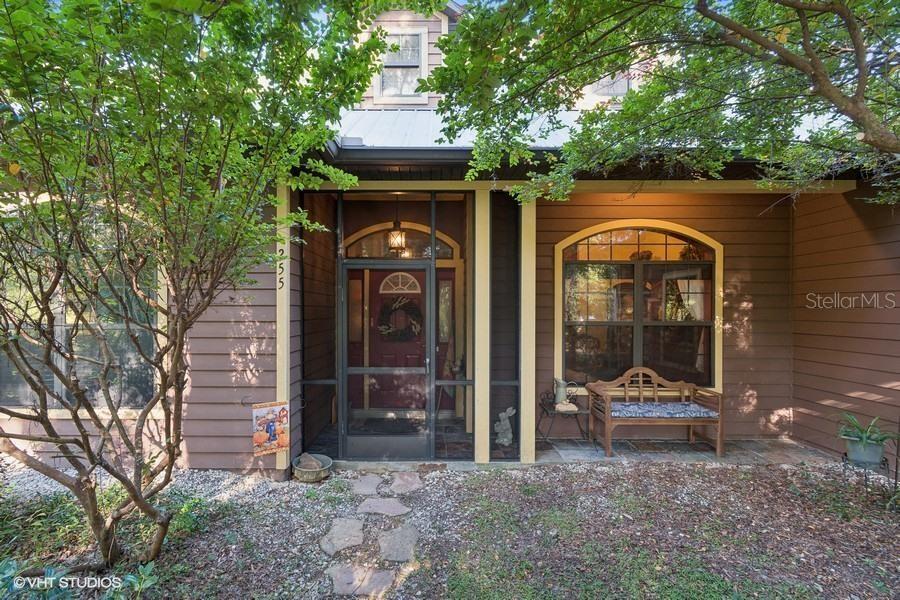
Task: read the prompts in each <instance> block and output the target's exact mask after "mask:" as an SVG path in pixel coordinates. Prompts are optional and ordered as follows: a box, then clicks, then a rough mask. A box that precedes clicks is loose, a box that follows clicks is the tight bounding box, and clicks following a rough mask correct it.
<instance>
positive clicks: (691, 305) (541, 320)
mask: <svg viewBox="0 0 900 600" xmlns="http://www.w3.org/2000/svg"><path fill="white" fill-rule="evenodd" d="M460 11H461V9H460V7H459V6H457V5H456V4H454V3H449V4H448V5H447V8H446V9H444V10H443V11H441V12H439V13H436V14H434V15H430V16H423V15H415V14H412V13H409V12H404V11H391V12H387V13H385V14H384V15H382V17H380V18H379V20H378V25H380V26H382V27H384V28H385V29H386V30H387V31H388V33H389V35H390V36H391V37H390V41H391V42H393V43H394V44H396V45H397V47H398V48H399V49H398V51H396V52H390V53H388V54H387V55H386V56H385V59H384V69H383V71H382V73H381V74H380V75H379V76H376V78H375V80H374V81H373V83H372V86H371V89H370V91H369V93H367V94H366V96H365V98H364V100H363V102H362V103H361V104H360V106H359V107H358V108H356V109H355V110H352V111H349V112H347V114H346V115H345V117H344V119H343V121H342V123H341V131H340V136H339V138H338V139H336V140H334V142H333V143H332V144H331V145H330V146H329V148H328V149H327V151H326V152H325V153H324V154H323V158H325V159H326V160H327V161H329V162H330V163H331V164H333V165H336V166H338V167H340V168H342V169H344V170H346V171H349V172H352V173H354V174H356V175H357V176H358V177H359V185H358V187H356V188H354V189H353V190H352V191H347V192H340V191H338V190H335V189H324V190H321V191H316V192H290V191H289V190H288V189H287V188H280V189H279V193H280V194H282V196H283V198H284V199H285V200H286V203H285V205H284V206H283V207H282V208H281V210H283V211H287V210H291V209H295V208H298V207H300V208H303V209H305V210H307V211H309V213H310V216H311V218H312V219H313V220H315V221H318V222H319V223H322V224H324V225H326V226H327V228H328V231H324V232H303V233H302V238H303V243H302V244H301V243H285V244H283V245H282V247H281V248H279V252H282V253H283V254H284V255H285V256H287V257H288V258H287V260H285V261H284V262H283V263H281V264H280V265H279V266H278V268H277V269H276V270H265V269H264V270H260V271H259V272H257V273H255V274H254V278H255V280H256V283H255V285H253V286H251V287H248V288H247V289H241V290H237V291H235V292H228V293H225V294H223V296H222V298H221V299H220V301H219V303H218V304H217V305H215V306H214V307H212V308H211V309H210V310H209V312H208V314H207V316H206V318H205V320H204V322H203V323H202V324H201V325H199V326H198V327H197V328H196V329H195V330H194V332H193V335H192V337H191V346H190V351H191V358H190V362H191V373H190V380H191V387H190V394H189V396H188V399H187V401H186V409H185V422H184V434H185V441H184V456H183V460H184V463H185V465H187V466H189V467H194V468H222V469H236V470H249V469H262V470H266V471H269V472H271V473H272V474H273V475H275V476H283V475H286V474H287V472H288V468H289V464H290V459H292V458H293V457H295V456H297V455H299V454H300V453H301V452H302V451H303V450H305V449H321V450H324V451H327V452H328V453H330V454H332V455H334V456H336V457H340V458H345V459H391V460H417V461H431V460H437V461H442V460H454V459H459V460H470V461H471V460H474V461H475V462H477V463H487V462H490V461H497V460H511V461H521V462H525V463H528V462H533V461H535V458H536V439H535V438H536V436H535V425H536V416H537V415H536V413H537V411H538V408H537V399H538V397H539V396H540V394H541V393H543V392H545V391H546V390H549V389H551V388H552V384H553V379H554V378H562V379H564V380H566V381H574V382H576V383H578V384H579V385H583V384H584V383H586V382H589V381H593V380H597V379H613V378H615V377H617V376H618V375H620V374H621V373H622V372H623V371H624V370H625V369H626V368H628V367H631V366H636V365H644V366H649V367H652V368H653V369H655V370H657V371H658V372H659V373H660V374H662V375H663V376H665V377H667V378H669V379H676V380H679V379H683V380H686V381H689V382H693V383H695V384H697V385H700V386H704V387H709V388H711V389H714V390H717V391H720V392H722V393H724V394H725V398H726V410H725V416H724V419H725V424H726V431H727V436H728V437H729V438H757V437H775V436H791V437H793V438H796V439H798V440H801V441H804V442H807V443H810V444H813V445H816V446H820V447H823V448H827V449H830V450H839V445H838V443H837V440H836V428H837V425H836V423H837V420H838V418H839V416H840V413H841V412H842V411H845V410H846V411H850V412H853V413H856V414H858V415H860V416H863V417H867V418H871V417H881V418H882V419H883V420H884V421H885V423H886V424H887V426H888V427H896V426H897V421H898V415H900V358H898V357H900V298H896V297H895V295H896V294H900V216H898V215H897V214H896V213H895V212H894V211H893V210H892V209H891V208H888V207H880V206H874V205H871V204H867V203H866V202H865V201H864V200H861V199H859V197H858V196H859V195H860V193H861V189H860V185H861V184H860V182H858V181H856V180H855V179H852V178H848V179H843V180H835V181H831V182H826V183H825V184H823V186H822V187H821V188H820V189H816V190H814V191H811V192H810V193H808V194H802V195H801V196H800V197H799V199H797V200H796V201H795V202H791V201H785V194H784V193H781V192H779V191H778V190H762V189H761V188H759V187H758V186H757V185H756V182H755V181H754V172H753V168H752V165H751V164H748V163H743V162H740V161H736V162H735V163H734V164H732V165H730V166H729V167H728V169H726V172H725V178H724V179H722V180H710V181H697V180H692V179H689V178H685V179H678V178H661V177H656V176H653V175H652V174H649V175H648V173H647V172H646V171H644V172H626V171H623V172H622V173H619V174H616V175H615V176H614V177H609V178H604V179H587V180H584V181H580V182H579V183H578V185H577V188H576V190H575V192H574V193H573V194H572V196H571V198H570V199H569V201H568V202H564V203H553V202H544V201H541V202H537V203H535V204H529V205H524V206H519V205H518V204H517V203H516V202H515V201H514V200H513V199H512V198H511V197H510V196H509V195H508V194H507V193H506V192H505V191H504V189H506V188H507V187H508V185H510V184H512V183H514V182H515V181H517V180H521V179H522V178H523V177H524V175H523V173H521V172H517V171H516V170H515V169H508V170H507V171H505V172H500V173H497V174H495V177H492V178H490V179H485V180H480V181H474V182H473V181H465V180H464V174H465V172H466V170H467V161H468V159H469V157H470V151H471V142H472V140H471V138H466V137H465V136H463V137H462V138H461V139H459V140H457V141H455V142H454V143H452V144H446V143H438V142H436V140H437V139H438V137H439V132H440V126H441V123H440V119H439V117H438V115H437V114H436V112H435V108H436V105H437V98H436V97H434V96H432V95H428V94H417V93H416V91H415V90H416V80H417V79H418V78H419V77H422V76H424V75H425V74H426V73H427V72H428V71H429V70H430V69H432V68H433V67H434V66H436V65H438V64H439V63H440V61H441V55H440V51H439V50H438V49H437V47H436V45H435V42H436V40H437V39H438V38H439V36H441V35H446V34H447V33H448V32H450V31H452V30H453V28H454V26H455V23H456V20H457V19H458V17H459V15H460ZM622 85H625V84H623V83H622V82H617V81H612V82H603V83H602V84H600V85H598V86H596V88H595V89H594V90H593V93H596V94H598V95H600V96H603V95H604V94H611V95H614V94H618V93H620V90H619V87H620V86H622ZM561 141H562V140H561V139H560V138H558V137H557V138H550V139H545V140H542V142H541V146H542V147H543V148H545V149H548V150H552V149H553V148H554V147H558V146H559V144H560V143H561ZM273 402H281V403H286V404H287V406H288V407H289V419H290V427H289V431H290V437H289V441H290V445H289V448H288V450H286V451H281V452H276V453H272V454H267V455H262V456H255V455H254V452H253V447H252V442H251V433H252V431H253V429H252V425H251V415H252V405H255V404H260V403H273ZM506 423H509V427H507V426H506ZM682 429H683V428H669V429H665V428H656V429H654V430H653V431H652V432H648V431H647V430H643V429H641V428H632V429H630V430H623V431H622V432H621V435H625V436H635V437H641V436H647V435H653V436H655V437H658V436H677V437H683V435H684V432H683V431H682ZM552 433H553V435H555V436H562V437H565V436H570V435H571V436H574V435H576V434H577V429H576V428H575V427H574V424H573V423H572V422H571V421H569V422H567V423H558V424H557V426H556V428H555V429H554V431H553V432H552Z"/></svg>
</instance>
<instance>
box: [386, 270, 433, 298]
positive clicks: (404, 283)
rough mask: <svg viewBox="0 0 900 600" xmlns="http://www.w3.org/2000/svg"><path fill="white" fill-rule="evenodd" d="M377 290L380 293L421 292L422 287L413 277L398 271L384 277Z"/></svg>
mask: <svg viewBox="0 0 900 600" xmlns="http://www.w3.org/2000/svg"><path fill="white" fill-rule="evenodd" d="M378 291H379V292H380V293H382V294H421V293H422V287H421V286H420V285H419V282H418V281H417V280H416V278H415V277H413V276H412V275H410V274H409V273H404V272H403V271H398V272H396V273H391V274H390V275H388V276H387V277H385V278H384V281H382V282H381V286H380V287H379V289H378Z"/></svg>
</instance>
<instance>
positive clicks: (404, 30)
mask: <svg viewBox="0 0 900 600" xmlns="http://www.w3.org/2000/svg"><path fill="white" fill-rule="evenodd" d="M387 34H388V35H418V36H419V77H420V78H422V79H424V78H425V77H427V76H428V28H427V27H392V28H390V29H388V30H387ZM383 69H384V66H382V70H383ZM381 76H382V71H381V70H379V71H378V73H377V74H376V75H375V77H374V81H373V82H372V102H373V103H374V104H428V94H427V93H422V94H416V95H415V96H385V95H384V94H383V93H382V91H381Z"/></svg>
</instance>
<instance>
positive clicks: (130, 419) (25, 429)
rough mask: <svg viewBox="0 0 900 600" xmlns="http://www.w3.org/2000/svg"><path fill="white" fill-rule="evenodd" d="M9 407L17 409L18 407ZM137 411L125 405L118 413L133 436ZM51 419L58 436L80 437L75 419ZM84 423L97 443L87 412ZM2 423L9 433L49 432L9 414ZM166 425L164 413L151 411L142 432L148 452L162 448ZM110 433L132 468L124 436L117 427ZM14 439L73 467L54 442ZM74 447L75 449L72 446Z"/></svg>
mask: <svg viewBox="0 0 900 600" xmlns="http://www.w3.org/2000/svg"><path fill="white" fill-rule="evenodd" d="M10 408H11V409H13V410H15V408H16V407H10ZM137 413H138V411H136V410H133V409H123V411H122V412H121V413H120V415H119V416H120V419H121V420H122V425H123V426H124V427H125V430H126V431H127V432H128V434H129V436H130V437H131V438H133V437H134V427H135V424H136V422H137ZM101 421H102V423H103V424H106V423H108V421H109V419H108V418H107V417H103V416H101ZM50 422H51V423H52V425H53V427H54V429H55V430H56V433H57V434H58V435H59V436H63V437H79V436H80V435H81V434H80V432H79V431H78V428H77V427H76V425H75V423H74V421H72V420H71V419H70V418H64V419H59V418H51V419H50ZM82 423H83V424H84V425H85V428H86V429H87V431H88V435H89V436H90V440H91V444H92V445H95V446H96V444H97V442H98V439H97V437H96V436H95V432H96V428H95V427H94V426H93V425H91V424H90V419H89V418H88V417H87V416H86V415H85V416H84V417H83V418H82ZM0 427H2V428H3V431H4V432H6V433H10V434H17V435H33V436H46V435H47V432H46V431H45V430H44V427H43V426H42V425H40V424H38V423H33V422H30V421H25V420H23V419H13V418H10V417H8V416H7V415H0ZM164 427H165V425H164V421H163V419H162V418H161V417H160V418H157V417H156V416H155V414H151V416H150V417H148V419H147V421H146V422H145V425H144V435H143V436H142V437H143V439H144V448H145V455H146V456H148V457H149V456H153V455H156V454H158V453H159V452H160V451H161V448H162V445H163V444H162V439H163V438H164ZM111 435H112V438H113V443H114V445H115V447H116V448H121V450H122V453H121V455H120V458H121V459H122V460H123V461H124V463H125V464H126V468H130V467H129V466H128V465H130V464H131V461H130V459H129V454H128V452H127V448H125V447H124V445H123V444H122V441H121V437H120V436H119V434H118V430H117V429H116V428H115V427H113V428H112V429H111ZM11 441H12V442H13V443H14V444H15V445H16V446H18V447H19V448H21V449H23V450H25V451H27V452H28V453H29V454H33V455H35V456H37V457H38V458H39V459H40V460H41V461H43V462H44V463H46V464H48V465H51V466H53V467H56V468H59V469H70V468H71V465H70V464H69V462H68V461H67V460H66V459H65V458H63V457H62V456H61V454H60V451H59V447H58V446H56V445H55V444H46V443H42V442H26V441H22V440H11ZM73 450H75V449H74V448H73ZM75 453H76V454H77V455H79V456H81V455H82V453H81V452H79V451H76V452H75ZM112 455H113V453H112V452H108V451H107V452H106V457H107V458H110V457H111V456H112Z"/></svg>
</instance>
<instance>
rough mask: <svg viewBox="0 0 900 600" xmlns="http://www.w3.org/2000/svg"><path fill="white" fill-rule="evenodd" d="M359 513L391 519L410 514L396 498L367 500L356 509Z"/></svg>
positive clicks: (407, 508) (406, 507)
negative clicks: (374, 514)
mask: <svg viewBox="0 0 900 600" xmlns="http://www.w3.org/2000/svg"><path fill="white" fill-rule="evenodd" d="M356 512H358V513H378V514H381V515H387V516H389V517H399V516H400V515H405V514H406V513H408V512H409V507H408V506H404V505H403V504H401V503H400V501H399V500H397V499H396V498H366V499H365V500H363V503H362V504H360V505H359V508H357V509H356Z"/></svg>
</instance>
